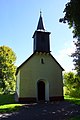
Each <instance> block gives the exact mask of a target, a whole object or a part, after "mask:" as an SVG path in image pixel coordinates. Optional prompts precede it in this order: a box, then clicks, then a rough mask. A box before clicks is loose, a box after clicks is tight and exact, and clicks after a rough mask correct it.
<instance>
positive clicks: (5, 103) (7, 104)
mask: <svg viewBox="0 0 80 120" xmlns="http://www.w3.org/2000/svg"><path fill="white" fill-rule="evenodd" d="M21 106H22V105H21V104H17V103H16V102H15V100H14V94H8V95H4V94H0V113H11V112H14V111H18V110H19V109H20V108H21Z"/></svg>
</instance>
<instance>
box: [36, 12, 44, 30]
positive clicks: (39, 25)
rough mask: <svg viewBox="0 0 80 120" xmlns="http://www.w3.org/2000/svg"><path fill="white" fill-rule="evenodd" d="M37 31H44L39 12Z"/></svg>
mask: <svg viewBox="0 0 80 120" xmlns="http://www.w3.org/2000/svg"><path fill="white" fill-rule="evenodd" d="M37 30H45V29H44V25H43V20H42V16H41V12H40V18H39V22H38V26H37Z"/></svg>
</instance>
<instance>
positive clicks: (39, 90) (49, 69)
mask: <svg viewBox="0 0 80 120" xmlns="http://www.w3.org/2000/svg"><path fill="white" fill-rule="evenodd" d="M62 71H63V68H62V67H61V65H60V64H59V63H58V62H57V60H56V59H55V58H54V57H53V55H52V54H51V51H50V32H47V31H46V30H45V28H44V25H43V19H42V15H41V13H40V18H39V21H38V25H37V29H36V30H35V32H34V34H33V54H32V55H31V56H30V57H29V58H28V59H27V60H25V61H24V62H23V63H22V64H21V65H20V66H19V67H18V68H17V71H16V100H17V101H19V102H35V101H54V100H63V99H64V96H63V76H62Z"/></svg>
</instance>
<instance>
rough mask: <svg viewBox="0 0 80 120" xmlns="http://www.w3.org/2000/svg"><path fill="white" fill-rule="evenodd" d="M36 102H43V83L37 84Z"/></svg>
mask: <svg viewBox="0 0 80 120" xmlns="http://www.w3.org/2000/svg"><path fill="white" fill-rule="evenodd" d="M38 100H39V101H40V100H45V83H44V82H43V81H39V82H38Z"/></svg>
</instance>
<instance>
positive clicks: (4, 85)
mask: <svg viewBox="0 0 80 120" xmlns="http://www.w3.org/2000/svg"><path fill="white" fill-rule="evenodd" d="M15 61H16V55H15V53H14V52H13V51H12V49H11V48H9V47H7V46H1V47H0V88H1V90H2V92H3V93H8V92H10V91H13V90H14V89H15V72H16V66H15V65H14V64H15Z"/></svg>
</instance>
